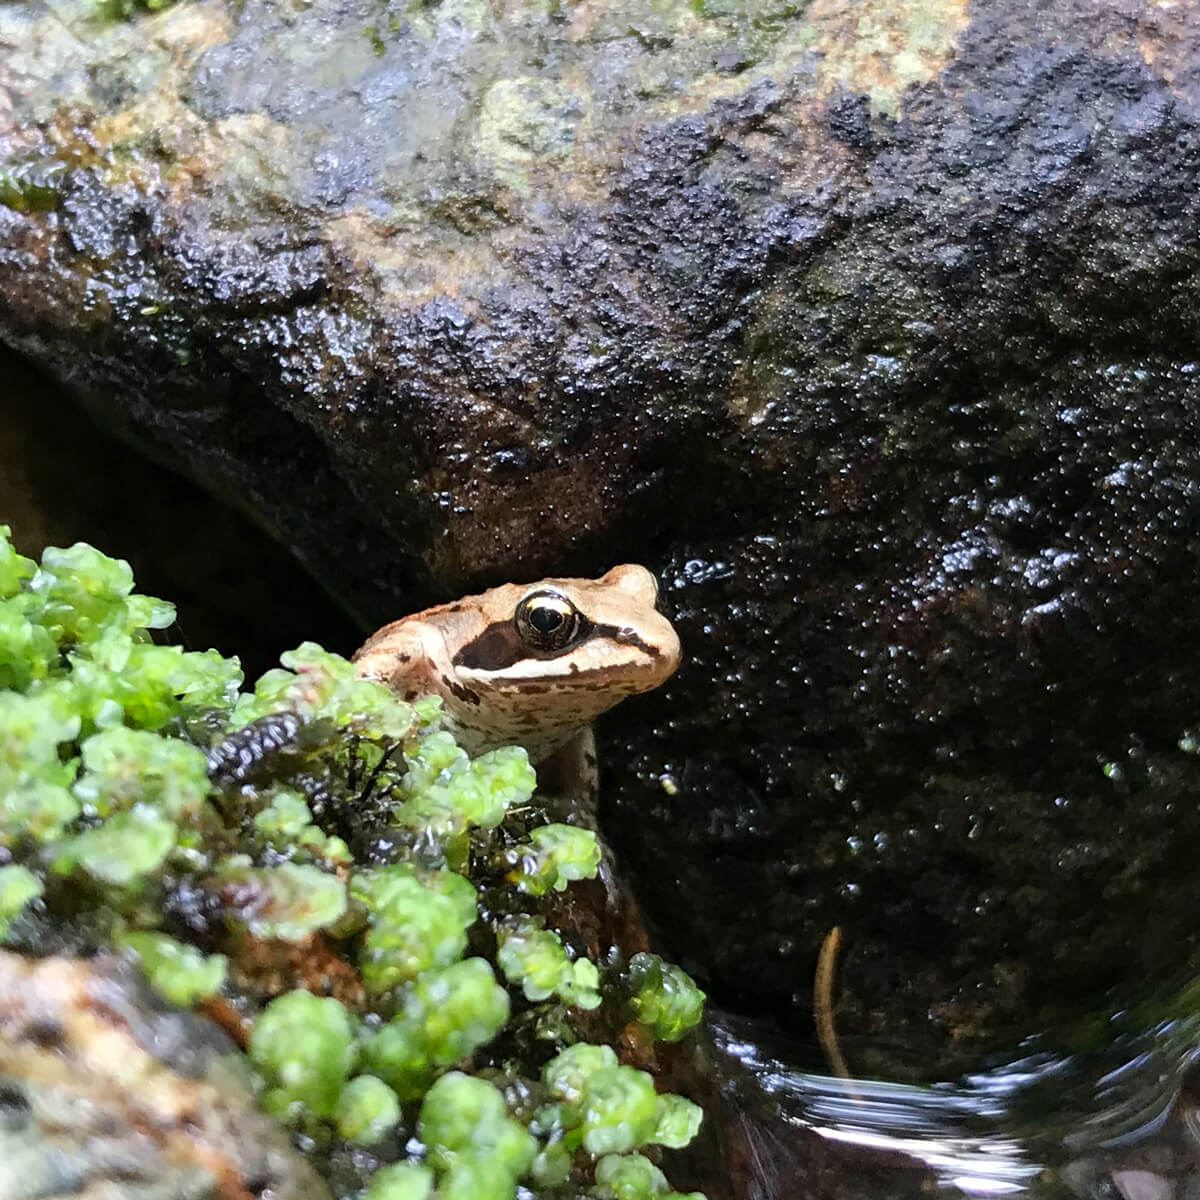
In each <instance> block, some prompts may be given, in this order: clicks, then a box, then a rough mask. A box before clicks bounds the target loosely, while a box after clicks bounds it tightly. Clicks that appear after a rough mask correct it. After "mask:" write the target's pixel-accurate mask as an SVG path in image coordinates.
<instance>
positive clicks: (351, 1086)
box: [334, 1075, 400, 1146]
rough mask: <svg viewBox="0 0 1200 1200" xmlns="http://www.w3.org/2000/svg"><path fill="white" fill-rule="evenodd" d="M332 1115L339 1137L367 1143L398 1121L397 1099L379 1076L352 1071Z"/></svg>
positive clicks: (371, 1142) (398, 1104) (390, 1128)
mask: <svg viewBox="0 0 1200 1200" xmlns="http://www.w3.org/2000/svg"><path fill="white" fill-rule="evenodd" d="M334 1116H335V1118H336V1119H337V1127H338V1133H340V1134H341V1135H342V1137H344V1138H345V1139H346V1140H347V1141H351V1142H358V1143H360V1144H362V1145H365V1146H370V1145H374V1143H376V1142H378V1141H379V1140H380V1139H381V1138H382V1137H383V1136H384V1135H385V1134H387V1133H390V1132H391V1131H392V1130H393V1129H394V1128H395V1127H396V1126H397V1125H398V1124H399V1123H400V1100H399V1097H397V1095H396V1093H395V1092H394V1091H392V1089H391V1088H390V1087H388V1085H387V1084H386V1083H384V1082H383V1080H382V1079H377V1078H376V1077H375V1076H374V1075H356V1076H355V1077H354V1078H353V1079H351V1080H350V1082H349V1083H348V1084H346V1086H345V1087H344V1088H342V1090H341V1093H340V1095H339V1096H338V1099H337V1107H336V1110H335V1112H334Z"/></svg>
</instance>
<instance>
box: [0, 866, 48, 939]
mask: <svg viewBox="0 0 1200 1200" xmlns="http://www.w3.org/2000/svg"><path fill="white" fill-rule="evenodd" d="M43 891H45V888H44V887H43V885H42V881H41V880H40V879H39V878H38V877H37V876H36V875H35V874H34V873H33V872H32V871H31V870H29V868H28V867H22V866H20V865H18V864H15V863H14V864H12V865H10V866H7V867H0V933H2V934H7V933H8V927H9V926H10V925H11V924H12V920H13V918H14V917H15V916H17V915H18V914H19V913H20V912H21V910H22V909H23V908H24V907H25V906H26V905H27V904H28V903H29V902H30V901H31V900H36V899H37V898H38V897H39V896H40V895H41V894H42V892H43Z"/></svg>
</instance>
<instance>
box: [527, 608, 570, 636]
mask: <svg viewBox="0 0 1200 1200" xmlns="http://www.w3.org/2000/svg"><path fill="white" fill-rule="evenodd" d="M566 619H567V618H566V615H565V614H564V613H563V612H562V611H560V610H559V609H557V608H551V607H550V606H549V605H546V604H543V605H539V606H538V607H537V608H535V609H533V610H531V612H530V613H529V624H530V625H532V626H533V627H534V629H536V630H537V631H538V633H554V632H555V630H557V629H559V628H560V627H561V625H562V623H563V622H564V621H565V620H566Z"/></svg>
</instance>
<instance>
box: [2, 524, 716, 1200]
mask: <svg viewBox="0 0 1200 1200" xmlns="http://www.w3.org/2000/svg"><path fill="white" fill-rule="evenodd" d="M173 620H174V610H173V608H172V606H171V605H170V604H168V603H165V602H164V601H161V600H156V599H154V598H152V597H147V596H142V595H138V594H137V593H135V592H134V590H133V576H132V573H131V571H130V570H129V567H128V565H127V564H125V563H124V562H121V561H119V560H115V559H112V558H109V557H107V556H105V555H103V554H101V553H100V552H99V551H97V550H95V549H93V548H92V547H90V546H86V545H82V544H80V545H76V546H73V547H71V548H70V549H67V550H57V549H48V550H46V551H45V553H44V554H43V556H42V559H41V562H40V564H39V563H35V562H33V561H32V560H30V559H28V558H25V557H23V556H21V555H19V554H18V553H16V551H15V550H14V548H13V547H12V545H11V543H10V541H9V540H8V530H7V529H6V528H5V527H3V526H0V934H2V935H3V936H4V938H5V941H6V944H8V945H10V946H13V947H16V948H22V947H27V948H31V949H32V948H34V947H36V946H38V945H39V944H43V943H44V940H45V938H44V935H45V934H47V932H48V931H54V930H56V929H57V928H58V927H59V924H61V925H62V926H63V928H70V927H72V926H71V923H70V921H69V920H67V921H65V922H64V921H63V918H69V917H70V916H71V915H72V914H75V913H78V912H79V910H80V908H81V907H83V906H86V907H87V908H88V910H89V911H90V912H91V913H93V914H96V919H95V920H93V921H91V922H90V923H88V925H87V928H88V930H89V933H88V935H87V936H89V937H91V938H93V939H99V940H98V941H94V942H92V943H90V944H87V945H82V944H81V945H79V946H78V949H80V950H85V949H86V950H92V949H97V948H109V949H115V950H119V951H120V952H123V953H127V954H129V955H130V956H131V957H134V958H136V959H137V961H138V962H139V963H140V964H141V967H142V969H143V971H144V972H145V973H146V976H147V978H148V979H149V980H150V982H151V983H152V985H153V986H154V987H155V988H156V989H157V990H158V991H159V992H160V993H161V994H162V995H163V996H164V997H165V998H166V999H168V1000H169V1001H171V1002H172V1003H175V1004H178V1005H191V1004H196V1003H204V1002H205V1001H206V1000H207V999H209V998H212V997H214V996H215V995H216V993H218V992H220V991H222V990H224V991H226V992H229V993H231V995H233V996H234V998H236V1000H237V1004H238V1008H239V1010H241V1011H246V1012H250V1013H254V1012H257V1013H258V1014H259V1015H258V1016H257V1019H256V1020H255V1021H254V1023H253V1027H252V1029H251V1031H250V1034H249V1039H248V1046H247V1050H248V1054H249V1058H250V1060H251V1062H252V1063H253V1064H254V1066H255V1067H256V1068H257V1070H258V1072H259V1074H260V1076H261V1078H262V1082H263V1092H262V1103H263V1105H264V1107H266V1108H267V1109H268V1110H269V1111H270V1112H272V1113H274V1114H275V1115H276V1116H278V1117H279V1118H280V1119H281V1120H283V1121H285V1122H287V1123H288V1124H290V1125H291V1126H292V1127H293V1128H294V1129H295V1130H296V1133H297V1136H298V1137H300V1138H302V1139H303V1142H304V1144H305V1145H307V1146H309V1147H310V1148H312V1150H313V1153H314V1161H316V1162H317V1163H318V1165H320V1164H321V1163H325V1164H326V1165H328V1166H330V1179H331V1182H332V1183H334V1185H335V1186H334V1190H335V1192H336V1193H337V1194H339V1195H342V1196H345V1195H350V1194H358V1193H362V1194H364V1195H365V1196H366V1197H367V1198H368V1200H424V1198H425V1197H434V1198H436V1200H493V1198H494V1200H510V1198H511V1197H513V1196H514V1195H515V1194H516V1189H517V1187H518V1186H520V1185H523V1186H524V1187H526V1188H527V1189H530V1191H531V1192H532V1193H533V1194H535V1195H537V1196H542V1197H547V1198H549V1197H554V1198H556V1200H557V1198H559V1197H561V1198H563V1200H565V1198H567V1197H572V1196H585V1195H586V1196H599V1197H604V1196H610V1197H618V1198H619V1200H639V1198H641V1197H650V1196H670V1195H672V1194H673V1193H671V1192H670V1191H669V1185H668V1184H667V1182H666V1177H665V1176H664V1175H663V1173H662V1170H661V1167H660V1164H659V1163H658V1162H657V1161H656V1157H657V1154H658V1151H657V1149H656V1147H660V1146H667V1147H677V1146H683V1145H686V1144H687V1143H688V1142H689V1141H690V1140H691V1138H692V1137H693V1136H694V1134H695V1132H696V1129H697V1127H698V1125H699V1122H700V1110H699V1109H698V1108H697V1106H696V1105H694V1104H692V1103H691V1102H690V1101H688V1100H685V1099H683V1098H682V1097H679V1096H672V1095H666V1094H660V1093H659V1092H658V1091H657V1090H656V1088H655V1085H654V1081H653V1079H652V1077H651V1076H650V1075H649V1074H647V1073H646V1072H644V1071H640V1070H637V1069H635V1068H634V1067H632V1066H629V1065H624V1064H622V1063H620V1062H619V1061H618V1059H617V1056H616V1054H615V1052H614V1051H613V1049H612V1048H611V1047H610V1046H608V1045H604V1044H592V1043H591V1042H589V1041H588V1040H587V1037H586V1036H585V1032H584V1028H585V1025H584V1020H583V1018H584V1016H585V1014H586V1015H587V1024H586V1029H587V1030H588V1031H590V1032H591V1033H592V1034H593V1035H594V1034H595V1032H596V1031H597V1030H599V1029H601V1028H605V1029H607V1030H609V1031H610V1034H611V1036H612V1037H613V1038H614V1040H615V1037H616V1035H617V1033H618V1032H619V1031H620V1030H621V1028H622V1027H623V1026H624V1025H625V1024H626V1023H627V1022H628V1021H629V1020H631V1019H632V1020H633V1021H634V1022H636V1023H637V1024H638V1025H639V1026H640V1027H641V1029H642V1030H643V1033H644V1035H645V1036H646V1038H647V1039H651V1038H659V1039H663V1040H674V1039H676V1038H678V1037H681V1036H683V1034H684V1033H685V1032H686V1031H687V1029H689V1028H691V1027H692V1026H694V1025H695V1024H696V1022H697V1021H698V1020H699V1017H700V1005H701V1002H702V995H701V994H700V993H699V992H698V990H697V989H695V986H694V985H693V984H691V981H690V980H688V979H687V977H686V976H685V975H684V974H683V973H682V972H680V971H678V969H677V968H674V967H669V966H668V965H666V964H663V963H662V962H661V960H658V959H656V958H654V956H649V955H638V956H635V958H634V959H633V960H632V961H631V962H630V963H629V964H627V968H626V969H625V970H624V971H623V970H622V969H621V965H620V964H618V963H605V965H603V966H600V965H598V964H597V963H596V962H593V961H592V960H591V959H590V958H589V957H587V954H586V947H583V946H581V945H580V943H579V938H578V937H576V936H574V935H572V936H570V937H564V936H563V933H562V932H561V931H560V930H559V929H556V928H554V927H553V921H554V919H555V913H556V912H557V911H559V910H556V909H555V908H553V907H552V902H555V898H556V897H559V896H560V894H561V893H563V892H564V891H565V889H567V888H568V886H569V885H570V883H571V882H572V881H575V880H584V879H589V878H592V877H594V876H595V874H596V872H597V869H598V866H599V860H600V851H599V847H598V845H597V843H596V839H595V837H594V835H593V834H591V833H590V832H588V831H586V830H581V829H577V828H575V827H573V826H568V825H562V824H556V823H553V822H551V821H549V820H548V819H547V817H546V816H545V815H543V814H542V812H541V810H540V809H539V808H538V806H537V804H536V803H535V802H534V800H533V795H534V790H535V786H536V779H535V777H534V773H533V771H532V769H531V768H530V765H529V762H528V759H527V757H526V755H525V753H524V751H522V750H520V749H517V748H507V749H503V750H496V751H493V752H492V753H490V754H484V755H482V756H480V757H478V758H475V759H471V758H470V757H469V756H468V755H467V754H466V753H465V752H464V751H463V750H462V749H461V748H459V747H458V746H457V745H456V744H455V743H454V740H453V738H452V737H451V736H450V735H449V734H448V733H447V732H445V731H444V730H442V729H441V728H440V727H439V724H438V722H439V719H440V715H439V708H438V704H437V702H436V701H434V700H425V701H419V702H417V703H416V704H407V703H405V702H403V701H401V700H399V699H397V698H396V697H395V696H394V695H393V694H392V693H391V692H390V691H388V690H387V689H386V688H384V687H382V686H380V685H379V684H376V683H373V682H369V681H366V680H363V679H360V678H358V676H357V675H356V674H355V671H354V668H353V666H352V665H351V664H350V663H348V662H347V661H346V660H345V659H342V658H340V657H338V656H337V655H334V654H329V653H327V652H326V651H324V650H323V649H321V647H319V646H316V645H313V644H311V643H306V644H305V645H302V646H300V647H298V648H297V649H296V650H294V651H291V652H290V653H288V654H285V655H283V656H282V658H281V662H282V668H281V669H278V670H272V671H268V672H267V673H266V674H265V675H263V677H262V678H261V679H259V680H258V682H257V683H256V684H255V686H254V688H253V689H252V690H250V691H243V690H242V686H241V685H242V676H241V671H240V668H239V666H238V663H237V660H236V659H232V658H225V657H222V656H221V655H220V654H217V653H216V652H215V651H206V652H203V653H197V652H194V651H185V650H183V649H181V648H180V647H178V646H172V645H166V644H162V643H161V642H160V641H156V640H155V634H154V631H158V630H164V629H166V628H168V627H169V626H170V625H171V624H172V622H173ZM159 636H160V637H161V636H162V635H161V634H160V635H159ZM76 936H82V935H78V934H77V935H76ZM271 947H276V948H284V949H286V948H288V947H291V950H290V951H288V952H287V953H284V954H282V955H281V954H280V953H278V952H272V951H271V949H270V948H271ZM273 954H274V957H273V956H272V955H273ZM263 961H267V962H270V963H274V964H276V965H277V964H278V963H279V962H287V963H290V964H293V965H292V966H291V968H290V969H291V970H292V971H293V977H291V978H288V976H287V975H286V973H285V974H282V975H281V974H280V971H279V970H278V969H277V966H276V968H273V969H271V970H267V971H263V972H260V973H259V974H256V967H257V965H258V964H259V963H260V962H263ZM309 963H311V964H314V965H313V966H312V967H311V970H312V972H313V978H312V980H311V981H310V980H309V979H308V978H306V976H305V974H304V971H305V964H309ZM295 964H299V965H295ZM334 979H336V980H341V981H342V982H343V987H342V990H341V991H339V992H338V993H337V998H334V997H333V996H331V995H317V994H314V993H315V992H317V991H325V990H327V989H328V988H329V987H331V986H332V984H331V983H330V980H334ZM347 979H348V980H350V981H351V982H350V983H349V984H346V983H345V980H347ZM306 985H307V986H306ZM604 1020H606V1021H607V1024H603V1021H604ZM339 1147H342V1148H343V1149H339ZM339 1164H340V1165H339ZM347 1164H350V1165H349V1166H347ZM364 1189H365V1190H364Z"/></svg>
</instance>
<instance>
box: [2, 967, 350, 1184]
mask: <svg viewBox="0 0 1200 1200" xmlns="http://www.w3.org/2000/svg"><path fill="white" fill-rule="evenodd" d="M237 1057H238V1056H237V1052H236V1050H235V1049H234V1046H233V1044H232V1043H231V1042H230V1041H229V1040H228V1039H227V1038H226V1037H225V1035H224V1034H223V1033H221V1032H220V1031H219V1030H218V1029H217V1028H216V1027H215V1026H213V1025H211V1024H210V1023H209V1022H207V1021H205V1020H204V1019H203V1018H201V1017H196V1016H192V1015H191V1014H190V1013H181V1012H177V1011H172V1010H170V1009H167V1008H165V1007H164V1006H163V1005H162V1004H161V1002H159V1001H157V1000H155V999H154V997H153V996H152V995H151V994H150V993H149V992H148V990H147V989H146V988H145V986H144V985H143V984H140V983H139V982H138V981H137V980H136V979H135V978H134V976H133V974H132V972H130V970H129V969H128V967H127V966H125V965H123V964H121V963H120V962H118V961H117V960H115V959H112V958H109V959H107V960H105V959H97V960H94V961H91V962H87V961H83V960H71V959H61V958H48V959H42V960H35V959H24V958H21V957H20V956H19V955H15V954H3V955H0V1154H2V1155H3V1158H2V1159H0V1161H2V1162H3V1164H4V1165H3V1168H2V1169H0V1196H2V1197H4V1200H33V1198H34V1197H38V1196H62V1197H68V1196H70V1197H95V1198H99V1197H130V1198H132V1197H138V1198H139V1200H156V1198H158V1197H162V1198H163V1200H167V1198H168V1197H170V1198H171V1200H193V1198H194V1200H240V1198H243V1197H245V1196H248V1195H272V1196H278V1197H280V1200H285V1198H286V1200H322V1198H323V1197H327V1196H328V1195H329V1192H328V1190H327V1189H326V1188H325V1185H324V1184H323V1183H321V1181H320V1180H319V1179H318V1178H317V1177H316V1175H315V1174H314V1172H313V1171H312V1168H310V1167H309V1166H308V1164H307V1163H306V1162H304V1161H303V1160H302V1159H301V1158H300V1156H299V1155H298V1154H297V1153H296V1152H295V1151H294V1150H293V1149H292V1147H291V1143H290V1142H289V1140H288V1137H287V1135H286V1134H285V1133H284V1132H283V1131H282V1130H281V1129H280V1128H279V1127H278V1126H276V1125H275V1124H274V1122H273V1121H271V1120H270V1119H269V1118H267V1117H266V1116H264V1115H263V1114H262V1113H261V1112H259V1111H258V1109H257V1107H256V1105H255V1101H254V1094H253V1092H252V1090H251V1089H250V1087H249V1085H248V1083H247V1080H246V1078H245V1076H244V1075H243V1074H239V1063H238V1062H237ZM241 1070H242V1071H244V1068H241Z"/></svg>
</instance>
